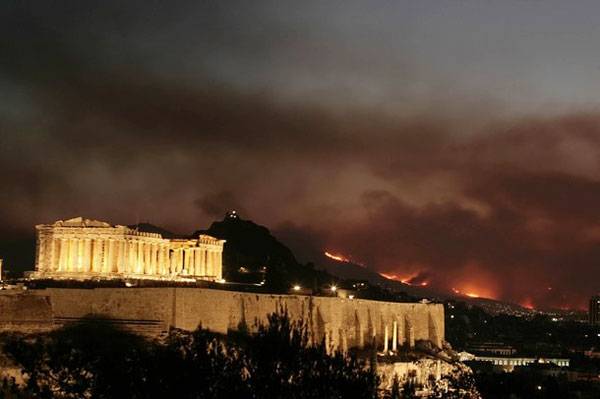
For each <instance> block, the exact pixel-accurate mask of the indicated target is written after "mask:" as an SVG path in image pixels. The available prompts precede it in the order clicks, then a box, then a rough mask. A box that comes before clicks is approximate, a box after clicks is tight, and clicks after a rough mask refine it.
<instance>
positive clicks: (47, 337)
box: [0, 314, 379, 399]
mask: <svg viewBox="0 0 600 399" xmlns="http://www.w3.org/2000/svg"><path fill="white" fill-rule="evenodd" d="M269 321H270V323H269V325H267V326H265V327H262V328H261V329H260V331H259V332H258V334H253V335H250V334H246V333H244V332H241V333H235V334H230V335H229V336H227V337H223V336H218V335H215V334H212V333H209V332H208V331H206V330H204V329H201V328H199V329H197V330H196V331H194V332H191V333H188V332H183V331H179V330H172V331H171V332H170V333H169V335H168V336H167V337H166V338H165V339H164V340H161V341H148V340H146V339H144V338H142V337H140V336H137V335H134V334H131V333H128V332H126V331H122V330H119V329H116V328H115V327H113V326H112V325H110V324H108V323H105V322H102V321H98V320H96V321H92V320H90V321H89V322H85V323H80V324H74V325H71V326H67V327H65V328H63V329H60V330H57V331H54V332H50V333H47V334H37V335H32V336H27V337H24V336H17V335H5V336H3V337H2V351H3V352H4V354H5V355H6V356H7V357H8V358H10V359H12V360H13V361H14V362H15V363H16V364H18V365H20V367H21V368H22V370H23V372H24V376H25V377H26V379H25V381H26V384H25V386H18V385H16V384H14V383H13V381H11V380H5V381H4V382H3V385H2V387H1V392H0V397H2V398H19V399H21V398H107V399H108V398H110V399H114V398H129V399H133V398H374V397H377V387H378V384H379V379H378V377H377V374H376V371H375V369H374V368H373V367H370V365H369V364H366V363H365V362H363V361H361V360H358V359H356V358H355V357H354V356H343V355H342V354H339V353H337V354H333V355H328V354H327V351H326V348H325V346H324V345H323V344H320V345H316V346H310V345H308V338H307V334H306V328H304V327H303V326H302V325H299V324H294V323H291V322H290V321H289V319H288V318H287V316H286V315H285V314H273V315H272V316H270V319H269ZM226 342H227V344H225V343H226Z"/></svg>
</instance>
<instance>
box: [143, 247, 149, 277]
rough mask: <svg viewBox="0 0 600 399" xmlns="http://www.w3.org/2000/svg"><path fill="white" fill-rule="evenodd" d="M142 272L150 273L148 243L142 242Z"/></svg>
mask: <svg viewBox="0 0 600 399" xmlns="http://www.w3.org/2000/svg"><path fill="white" fill-rule="evenodd" d="M144 274H150V244H149V243H147V242H145V243H144Z"/></svg>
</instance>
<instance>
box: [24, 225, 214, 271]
mask: <svg viewBox="0 0 600 399" xmlns="http://www.w3.org/2000/svg"><path fill="white" fill-rule="evenodd" d="M36 232H37V243H36V245H37V248H36V262H35V272H34V273H33V274H32V275H31V277H32V278H72V279H93V278H117V279H123V278H132V279H157V280H183V281H193V280H210V281H221V280H222V275H223V273H222V254H223V244H224V243H225V240H220V239H217V238H214V237H211V236H209V235H204V234H200V235H198V236H197V237H194V238H164V237H163V236H162V235H161V234H160V233H154V232H145V231H140V230H139V229H137V228H130V227H127V226H121V225H116V226H113V225H111V224H109V223H106V222H102V221H98V220H91V219H84V218H82V217H76V218H73V219H69V220H65V221H62V220H59V221H57V222H55V223H53V224H40V225H37V226H36Z"/></svg>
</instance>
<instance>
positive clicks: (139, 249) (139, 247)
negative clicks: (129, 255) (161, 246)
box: [135, 240, 144, 274]
mask: <svg viewBox="0 0 600 399" xmlns="http://www.w3.org/2000/svg"><path fill="white" fill-rule="evenodd" d="M143 245H144V244H143V243H142V242H141V241H139V240H138V241H136V248H135V251H136V254H137V260H136V266H135V272H136V273H138V274H141V273H143V272H144V259H143V256H144V252H143V249H144V247H143Z"/></svg>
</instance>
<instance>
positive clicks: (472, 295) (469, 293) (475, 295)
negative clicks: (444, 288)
mask: <svg viewBox="0 0 600 399" xmlns="http://www.w3.org/2000/svg"><path fill="white" fill-rule="evenodd" d="M452 292H454V293H455V294H457V295H464V296H468V297H469V298H492V296H491V295H483V294H481V293H479V292H475V291H473V290H472V289H470V290H468V291H466V290H465V291H461V290H459V289H456V288H452Z"/></svg>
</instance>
